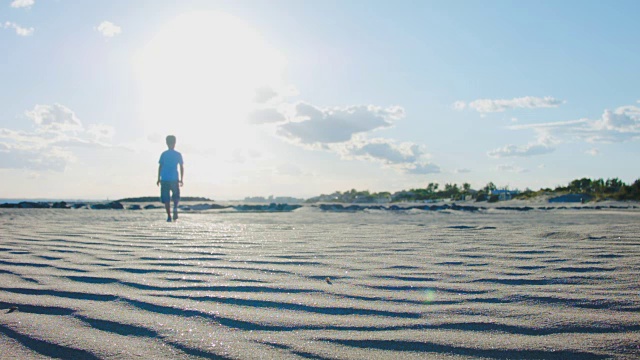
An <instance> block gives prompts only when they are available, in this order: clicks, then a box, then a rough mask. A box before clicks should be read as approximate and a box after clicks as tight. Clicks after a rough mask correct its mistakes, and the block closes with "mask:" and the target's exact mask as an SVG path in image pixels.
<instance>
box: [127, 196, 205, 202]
mask: <svg viewBox="0 0 640 360" xmlns="http://www.w3.org/2000/svg"><path fill="white" fill-rule="evenodd" d="M116 201H119V202H156V201H160V197H159V196H142V197H134V198H124V199H120V200H116ZM180 201H213V200H211V199H208V198H206V197H197V196H181V197H180Z"/></svg>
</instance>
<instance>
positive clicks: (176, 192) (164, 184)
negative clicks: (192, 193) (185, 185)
mask: <svg viewBox="0 0 640 360" xmlns="http://www.w3.org/2000/svg"><path fill="white" fill-rule="evenodd" d="M169 192H171V194H172V196H170V195H169ZM171 200H173V201H174V202H176V201H180V185H179V184H178V181H161V182H160V201H161V202H163V203H165V204H166V203H168V202H171Z"/></svg>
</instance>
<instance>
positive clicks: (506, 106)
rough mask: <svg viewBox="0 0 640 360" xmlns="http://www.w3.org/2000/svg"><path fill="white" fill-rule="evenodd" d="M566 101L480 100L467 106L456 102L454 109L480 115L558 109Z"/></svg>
mask: <svg viewBox="0 0 640 360" xmlns="http://www.w3.org/2000/svg"><path fill="white" fill-rule="evenodd" d="M564 103H565V101H563V100H558V99H555V98H553V97H551V96H545V97H543V98H540V97H535V96H524V97H520V98H513V99H510V100H509V99H478V100H474V101H471V102H469V103H468V104H466V103H465V102H463V101H456V102H455V103H454V105H453V106H454V108H456V109H458V110H462V109H465V108H466V107H467V106H468V107H469V108H471V109H474V110H476V111H477V112H479V113H493V112H503V111H506V110H512V109H521V108H526V109H537V108H552V107H558V106H560V105H562V104H564Z"/></svg>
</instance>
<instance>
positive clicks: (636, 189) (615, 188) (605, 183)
mask: <svg viewBox="0 0 640 360" xmlns="http://www.w3.org/2000/svg"><path fill="white" fill-rule="evenodd" d="M505 194H506V195H508V196H506V197H505V196H504V195H505ZM564 194H585V195H588V196H587V198H591V199H594V200H605V199H611V200H640V179H638V180H636V181H635V182H634V183H633V184H631V185H627V184H625V183H624V182H623V181H621V180H620V179H618V178H613V179H607V180H603V179H595V180H592V179H588V178H582V179H576V180H573V181H571V182H570V183H569V184H568V185H567V186H557V187H556V188H555V189H551V188H546V189H540V190H538V191H534V190H530V189H526V190H524V191H519V190H509V189H508V187H501V188H498V187H497V186H496V185H495V184H494V183H493V182H489V183H488V184H487V185H485V186H484V187H483V188H482V189H478V190H475V189H472V188H471V185H470V184H469V183H463V184H462V185H460V186H458V185H457V184H444V186H443V187H440V185H439V184H437V183H429V184H428V185H427V186H426V187H425V188H417V189H409V190H401V191H397V192H395V193H390V192H369V191H367V190H365V191H358V190H356V189H351V190H349V191H345V192H340V191H336V192H334V193H332V194H328V195H325V194H322V195H320V196H316V197H312V198H309V199H307V200H306V202H307V203H316V202H339V203H384V202H404V201H438V200H444V199H451V200H465V199H466V200H475V201H497V200H498V199H499V198H500V195H502V198H503V199H504V198H506V199H530V198H533V197H536V196H541V195H551V196H553V195H558V196H559V195H564Z"/></svg>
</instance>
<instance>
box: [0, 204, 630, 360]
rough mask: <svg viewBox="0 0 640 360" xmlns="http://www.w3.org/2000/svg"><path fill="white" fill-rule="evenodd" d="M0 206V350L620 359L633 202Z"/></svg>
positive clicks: (1, 354) (20, 354)
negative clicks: (173, 218) (241, 208)
mask: <svg viewBox="0 0 640 360" xmlns="http://www.w3.org/2000/svg"><path fill="white" fill-rule="evenodd" d="M164 220H165V218H164V216H163V211H162V210H149V211H127V210H123V211H115V210H104V211H96V210H87V209H82V210H55V209H0V234H1V235H0V237H1V241H0V284H1V285H0V358H2V359H9V358H22V359H31V358H33V359H37V358H73V359H97V358H99V359H129V358H142V359H151V358H155V359H160V358H171V359H191V358H214V359H217V358H219V359H277V358H286V359H295V358H301V359H302V358H311V359H378V358H379V359H425V358H451V359H462V358H487V359H609V358H617V359H633V358H638V357H639V356H640V285H639V281H638V274H639V273H640V221H639V220H640V210H638V209H600V210H593V209H589V210H571V209H567V210H552V211H539V210H533V211H528V212H517V211H502V210H493V209H489V210H485V211H480V212H473V213H470V212H455V211H444V212H425V211H403V212H385V211H365V212H358V213H331V212H323V211H321V210H319V209H314V208H308V207H305V208H301V209H298V210H296V211H293V212H288V213H234V212H213V211H203V212H190V213H188V212H185V213H182V214H181V217H180V219H179V220H178V222H175V223H166V222H165V221H164Z"/></svg>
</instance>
